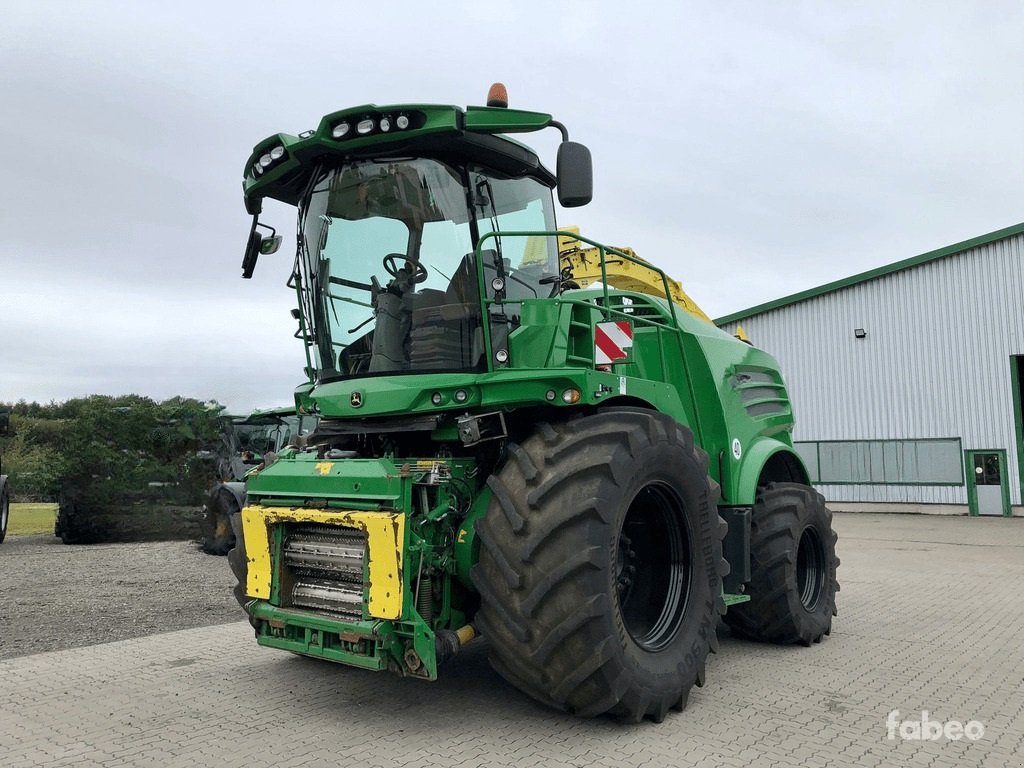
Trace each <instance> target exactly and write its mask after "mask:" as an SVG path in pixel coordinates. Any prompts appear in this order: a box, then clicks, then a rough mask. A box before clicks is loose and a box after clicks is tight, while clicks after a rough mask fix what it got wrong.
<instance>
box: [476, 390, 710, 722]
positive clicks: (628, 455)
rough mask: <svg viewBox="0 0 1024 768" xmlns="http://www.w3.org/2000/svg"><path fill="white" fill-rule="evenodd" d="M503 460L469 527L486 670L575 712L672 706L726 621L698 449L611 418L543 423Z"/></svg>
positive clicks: (638, 416)
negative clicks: (481, 512) (475, 545)
mask: <svg viewBox="0 0 1024 768" xmlns="http://www.w3.org/2000/svg"><path fill="white" fill-rule="evenodd" d="M509 455H510V458H509V460H508V461H506V463H505V464H504V466H502V468H501V469H500V470H499V471H498V472H497V473H496V474H495V475H493V476H492V477H491V478H489V479H488V485H489V486H490V488H491V490H492V492H493V496H492V499H491V502H490V506H489V507H488V511H487V514H486V516H485V518H484V519H482V520H481V521H480V522H478V523H477V525H476V531H477V535H478V537H479V539H480V543H481V549H480V559H479V562H478V564H477V565H476V566H475V567H474V569H473V580H474V582H475V584H476V586H477V588H478V589H479V591H480V594H481V601H482V602H481V609H480V611H479V613H478V614H477V617H476V620H475V623H476V624H477V626H478V628H479V629H480V630H481V632H482V633H483V635H484V636H485V637H487V638H488V640H489V643H490V660H491V664H492V666H494V668H495V669H496V670H497V671H498V673H499V674H501V675H502V676H503V677H504V678H505V679H506V680H508V681H509V682H510V683H512V684H513V685H515V686H516V687H517V688H519V689H520V690H522V691H524V692H525V693H527V694H529V695H530V696H532V697H533V698H535V699H537V700H539V701H541V702H543V703H545V704H548V705H550V706H553V707H556V708H558V709H561V710H564V711H566V712H570V713H573V714H576V715H580V716H583V717H592V716H596V715H600V714H604V713H609V714H612V715H614V716H617V717H620V718H623V719H626V720H629V721H632V722H638V721H640V720H642V719H643V718H644V717H649V718H651V719H653V720H655V721H656V722H661V720H663V719H664V717H665V715H666V713H667V711H668V710H669V709H670V708H675V709H679V710H681V709H682V708H683V707H684V706H685V705H686V700H687V697H688V695H689V692H690V689H691V688H692V686H693V685H694V684H697V685H703V683H704V665H705V659H706V657H707V654H708V652H709V650H714V649H715V648H717V639H716V636H715V626H716V624H717V622H718V620H719V617H720V615H721V614H722V612H723V611H724V605H723V602H722V597H721V580H722V576H723V575H724V573H725V570H726V568H727V566H726V564H725V561H724V560H723V559H722V546H721V536H722V532H723V526H721V525H720V520H719V518H718V513H717V509H716V506H715V505H716V501H717V498H718V486H717V485H716V484H715V483H713V482H712V481H711V480H710V478H709V477H708V473H707V456H706V454H704V452H703V451H701V450H699V449H698V448H696V447H695V446H694V443H693V436H692V434H691V433H690V431H689V430H688V429H686V428H684V427H682V426H680V425H679V424H677V423H676V422H675V421H674V420H672V419H671V418H669V417H667V416H664V415H662V414H659V413H656V412H650V411H641V410H615V411H606V412H602V413H599V414H597V415H593V416H588V417H585V418H581V419H578V420H575V421H570V422H567V423H563V424H540V425H538V427H537V431H536V433H535V434H534V435H532V436H531V437H529V438H527V439H526V440H524V441H523V442H522V444H510V445H509Z"/></svg>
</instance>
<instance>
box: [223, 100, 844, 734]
mask: <svg viewBox="0 0 1024 768" xmlns="http://www.w3.org/2000/svg"><path fill="white" fill-rule="evenodd" d="M501 90H502V89H498V92H494V93H492V97H491V98H489V100H488V106H486V107H468V108H466V109H461V108H458V107H453V106H437V105H422V104H407V105H400V106H388V107H378V106H373V105H367V106H360V107H355V108H352V109H345V110H342V111H340V112H334V113H332V114H329V115H327V116H326V117H324V118H323V119H322V120H321V121H320V124H319V125H318V126H317V128H316V129H315V130H312V131H307V132H305V133H301V134H299V135H298V136H291V135H287V134H277V135H275V136H271V137H270V138H268V139H266V140H265V141H262V142H260V143H259V144H258V145H257V146H256V148H255V150H254V152H253V154H252V156H251V157H250V158H249V161H248V163H247V165H246V169H245V179H244V191H245V202H246V207H247V210H248V211H249V213H250V214H252V215H253V228H252V231H251V233H250V237H249V242H248V246H247V249H246V256H245V260H244V263H243V276H245V277H248V276H250V275H251V274H252V271H253V269H254V267H255V264H256V259H257V257H258V255H260V254H266V253H270V252H273V251H274V250H275V249H276V246H277V243H278V242H279V240H278V238H276V237H275V236H273V232H271V233H270V234H269V235H266V234H264V230H265V229H267V228H266V227H264V226H263V225H262V224H260V223H259V214H260V211H261V203H262V200H263V199H264V198H271V199H274V200H279V201H283V202H284V203H287V204H289V205H294V206H295V207H296V208H297V209H298V230H297V239H298V248H297V255H296V262H295V270H294V273H293V276H292V278H291V281H290V285H291V287H292V288H294V290H295V292H296V296H297V300H298V310H297V311H296V313H295V315H296V318H297V320H298V322H299V326H300V335H301V336H302V338H303V339H304V340H305V345H306V350H307V357H308V367H307V375H308V380H307V381H306V382H305V383H303V384H302V385H301V386H299V387H298V389H297V390H296V394H295V397H296V404H297V407H298V409H299V410H300V412H306V413H313V414H316V415H318V416H319V417H320V422H319V427H318V428H317V429H316V431H315V432H314V433H313V434H312V435H310V436H309V437H308V439H306V440H305V441H304V442H302V443H301V444H300V445H298V446H296V447H294V448H290V449H287V450H285V451H282V452H281V453H280V454H279V455H278V457H277V461H276V462H275V463H273V464H271V465H270V466H267V467H266V468H265V469H263V470H262V471H260V472H259V473H258V474H256V475H254V476H250V478H249V483H248V498H247V502H246V506H245V507H244V508H243V509H242V510H241V512H240V513H239V514H236V515H235V518H234V520H233V524H234V526H235V529H236V538H237V541H238V546H237V547H236V549H235V550H233V551H232V553H231V554H230V556H229V557H230V560H231V563H232V568H233V570H234V571H235V574H236V575H237V577H238V579H239V585H238V587H237V594H238V597H239V600H240V601H241V602H242V604H243V606H244V607H245V610H246V611H247V613H248V615H249V618H250V620H251V622H252V624H253V626H254V628H255V631H256V637H257V640H258V642H259V643H260V644H261V645H266V646H270V647H273V648H281V649H285V650H288V651H293V652H296V653H300V654H306V655H309V656H315V657H319V658H323V659H327V660H330V661H335V662H340V663H342V664H348V665H352V666H356V667H362V668H364V669H371V670H390V671H392V672H395V673H399V674H403V675H408V676H413V677H419V678H423V679H426V680H430V679H434V678H435V677H436V676H437V675H438V673H439V672H438V670H439V666H440V665H441V663H442V662H444V661H446V660H447V659H448V658H449V657H451V656H454V655H455V654H456V653H457V652H458V650H459V649H460V647H462V645H464V644H465V643H466V642H468V641H469V640H470V639H472V638H473V637H474V636H475V635H477V634H481V635H483V636H484V637H485V638H486V640H487V641H488V649H489V650H488V653H489V655H490V659H491V662H492V664H493V665H494V667H495V668H496V669H497V670H498V671H499V672H500V673H501V675H502V676H504V677H505V678H506V679H507V680H508V681H509V682H511V683H512V684H513V685H515V686H517V687H518V688H520V689H522V690H523V691H525V692H526V693H528V694H529V695H530V696H533V697H534V698H536V699H538V700H540V701H542V702H545V703H547V704H550V705H552V706H554V707H558V708H560V709H563V710H566V711H569V712H573V713H577V714H579V715H584V716H589V715H597V714H601V713H611V714H612V715H616V716H619V717H622V718H624V719H627V720H640V719H642V718H644V717H649V718H651V719H654V720H657V721H660V720H661V719H663V718H664V717H665V714H666V713H667V711H668V710H670V709H672V708H676V709H682V708H683V706H685V703H686V700H687V696H688V694H689V692H690V689H691V687H692V686H693V685H694V684H697V685H700V684H702V683H703V681H704V667H705V658H706V656H707V654H708V652H709V651H710V650H714V649H715V648H716V646H717V641H716V629H717V628H718V625H719V622H720V619H721V618H722V617H723V616H724V620H725V622H726V623H727V624H728V625H730V626H731V627H732V629H733V631H734V632H736V633H739V634H741V635H744V636H746V637H750V638H754V639H758V640H763V641H769V642H776V643H803V644H810V643H812V642H817V641H819V640H821V638H822V636H823V635H825V634H828V632H829V630H830V627H831V621H832V616H833V615H834V613H835V593H836V590H837V588H838V587H837V583H836V565H837V562H838V561H837V559H836V556H835V534H834V533H833V531H832V527H831V518H830V514H829V512H828V510H827V509H826V508H825V506H824V502H823V500H822V498H821V496H820V495H819V494H817V493H816V492H815V491H813V490H812V489H811V488H810V487H809V486H808V477H807V473H806V471H805V469H804V467H803V465H802V463H801V461H800V459H799V457H798V456H797V454H796V453H795V451H794V448H793V444H792V439H791V435H790V433H791V429H792V426H793V414H792V410H791V408H790V403H789V399H788V396H787V393H786V388H785V385H784V383H783V380H782V376H781V375H780V374H779V371H778V366H777V365H776V363H775V361H774V360H773V359H772V358H771V357H770V356H769V355H768V354H766V353H765V352H763V351H760V350H758V349H756V348H755V347H753V346H751V345H749V344H747V343H744V342H743V341H740V340H738V339H736V338H734V337H732V336H729V335H728V334H726V333H724V332H722V331H720V330H719V329H717V328H715V327H714V326H713V325H712V324H710V323H709V322H708V321H707V320H706V318H704V317H703V315H702V313H700V311H699V310H697V309H696V308H695V307H694V306H692V305H691V304H690V302H689V301H688V299H687V298H686V297H685V295H684V294H682V292H681V289H680V288H679V286H678V284H676V283H674V282H673V281H671V280H669V279H668V278H667V277H666V276H665V275H664V274H663V273H662V272H661V271H660V270H659V269H657V268H656V267H655V266H653V265H651V264H648V263H646V262H644V261H642V260H641V259H639V258H638V257H637V256H636V255H635V254H633V253H632V252H631V251H628V250H625V249H621V250H620V249H613V248H609V247H606V246H603V245H599V244H598V243H595V242H593V241H590V240H588V239H586V238H584V237H582V236H578V235H575V234H574V233H572V232H565V231H563V232H560V231H559V230H558V229H557V227H556V224H555V209H554V204H553V200H552V191H553V190H557V194H558V199H559V201H560V203H561V205H562V206H563V207H572V206H579V205H584V204H586V203H588V202H589V201H590V198H591V186H592V185H591V165H590V153H589V151H588V150H587V149H586V148H585V147H584V146H582V145H580V144H577V143H574V142H570V141H569V140H568V135H567V131H566V129H565V127H564V126H562V125H561V124H560V123H558V122H556V121H555V120H554V119H552V116H551V115H548V114H542V113H537V112H527V111H521V110H515V109H509V108H508V107H507V101H506V99H505V97H504V96H503V94H502V93H500V91H501ZM549 127H553V128H556V129H558V130H559V131H560V132H561V134H562V143H561V144H560V146H559V150H558V158H557V166H556V168H557V171H556V173H551V172H550V171H549V170H548V169H547V168H545V167H544V165H542V164H541V162H540V160H539V159H538V157H537V155H536V154H535V153H534V152H533V151H531V150H530V149H529V148H527V147H526V146H524V145H522V144H520V143H518V142H516V141H513V140H512V139H509V138H507V137H506V136H505V134H516V133H526V132H531V131H540V130H543V129H546V128H549ZM453 663H454V662H453Z"/></svg>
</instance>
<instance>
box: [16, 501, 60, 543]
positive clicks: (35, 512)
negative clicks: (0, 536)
mask: <svg viewBox="0 0 1024 768" xmlns="http://www.w3.org/2000/svg"><path fill="white" fill-rule="evenodd" d="M56 516H57V505H56V504H11V516H10V517H9V518H8V520H7V535H8V536H28V535H31V534H37V533H53V519H54V517H56Z"/></svg>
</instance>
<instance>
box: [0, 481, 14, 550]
mask: <svg viewBox="0 0 1024 768" xmlns="http://www.w3.org/2000/svg"><path fill="white" fill-rule="evenodd" d="M10 517H11V495H10V492H9V491H8V489H7V483H4V484H3V489H2V490H0V544H2V543H3V541H4V539H5V538H7V521H8V520H9V519H10Z"/></svg>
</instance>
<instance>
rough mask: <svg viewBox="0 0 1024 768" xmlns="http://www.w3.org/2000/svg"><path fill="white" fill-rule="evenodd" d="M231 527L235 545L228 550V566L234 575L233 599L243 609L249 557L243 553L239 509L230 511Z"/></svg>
mask: <svg viewBox="0 0 1024 768" xmlns="http://www.w3.org/2000/svg"><path fill="white" fill-rule="evenodd" d="M231 529H232V531H234V539H235V546H234V547H233V548H232V549H231V550H230V551H229V552H228V566H229V567H230V568H231V572H232V573H233V574H234V575H235V588H234V590H233V592H234V595H235V600H237V601H238V604H239V605H240V606H242V608H243V609H245V606H246V603H248V602H249V598H248V596H247V595H246V594H245V589H246V584H247V583H248V579H249V558H248V556H247V555H246V553H245V532H244V531H243V529H242V513H241V511H237V512H233V513H232V515H231ZM246 613H247V614H248V613H249V612H248V611H246ZM250 621H251V619H250Z"/></svg>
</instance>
